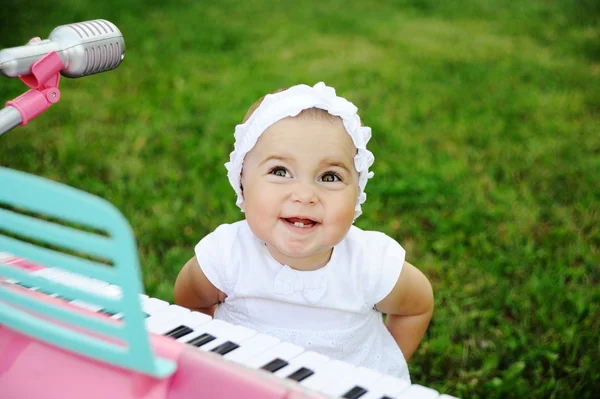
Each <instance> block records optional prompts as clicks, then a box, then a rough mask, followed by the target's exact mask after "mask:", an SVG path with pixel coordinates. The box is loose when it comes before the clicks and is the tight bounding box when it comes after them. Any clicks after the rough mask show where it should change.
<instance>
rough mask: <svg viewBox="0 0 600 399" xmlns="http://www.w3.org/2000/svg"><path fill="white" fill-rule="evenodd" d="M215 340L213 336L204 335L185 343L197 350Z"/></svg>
mask: <svg viewBox="0 0 600 399" xmlns="http://www.w3.org/2000/svg"><path fill="white" fill-rule="evenodd" d="M215 339H217V337H215V336H214V335H210V334H207V333H204V334H202V335H200V336H198V337H196V338H194V339H191V340H189V341H188V342H187V343H188V344H190V345H194V346H196V347H198V348H199V347H201V346H202V345H204V344H208V343H209V342H210V341H214V340H215Z"/></svg>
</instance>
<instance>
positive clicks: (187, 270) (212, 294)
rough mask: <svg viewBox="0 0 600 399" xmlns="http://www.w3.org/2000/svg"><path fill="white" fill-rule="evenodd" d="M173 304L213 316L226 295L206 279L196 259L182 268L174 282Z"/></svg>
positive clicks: (192, 259) (189, 261)
mask: <svg viewBox="0 0 600 399" xmlns="http://www.w3.org/2000/svg"><path fill="white" fill-rule="evenodd" d="M174 295H175V303H176V304H177V305H179V306H184V307H186V308H189V309H192V310H198V311H200V312H202V313H206V314H209V315H211V316H212V315H213V314H214V311H215V309H216V307H217V305H218V304H219V303H221V302H223V301H224V300H225V297H226V295H225V294H224V293H223V292H221V291H219V290H218V289H217V288H216V287H215V286H214V285H212V283H211V282H210V281H209V280H208V278H206V276H205V275H204V272H202V268H200V265H198V260H197V259H196V257H195V256H194V257H192V258H191V259H190V260H188V261H187V263H186V264H185V265H184V266H183V268H182V269H181V271H180V272H179V275H178V276H177V280H176V281H175V291H174Z"/></svg>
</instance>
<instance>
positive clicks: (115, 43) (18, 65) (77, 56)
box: [0, 19, 125, 78]
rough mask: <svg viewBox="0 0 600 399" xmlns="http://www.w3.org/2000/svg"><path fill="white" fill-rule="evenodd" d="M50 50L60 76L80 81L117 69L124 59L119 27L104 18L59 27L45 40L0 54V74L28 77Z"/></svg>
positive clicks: (122, 41) (6, 50)
mask: <svg viewBox="0 0 600 399" xmlns="http://www.w3.org/2000/svg"><path fill="white" fill-rule="evenodd" d="M51 51H56V53H57V54H58V55H59V56H60V59H61V61H62V63H63V69H62V70H61V71H60V73H61V74H62V75H63V76H66V77H69V78H79V77H81V76H87V75H92V74H94V73H99V72H105V71H110V70H111V69H115V68H116V67H118V66H119V64H120V63H121V61H123V58H124V57H125V40H123V35H122V34H121V31H119V28H117V27H116V26H115V25H114V24H112V23H111V22H108V21H106V20H103V19H96V20H92V21H86V22H78V23H74V24H68V25H61V26H59V27H57V28H55V29H54V30H53V31H52V32H50V36H49V37H48V39H46V40H41V41H38V42H29V43H27V44H26V45H24V46H18V47H12V48H8V49H4V50H2V51H0V73H1V74H2V75H5V76H8V77H17V76H21V75H29V74H31V67H32V65H33V64H34V63H35V62H37V61H38V60H39V59H40V58H42V57H43V56H45V55H46V54H48V53H49V52H51Z"/></svg>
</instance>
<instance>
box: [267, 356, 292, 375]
mask: <svg viewBox="0 0 600 399" xmlns="http://www.w3.org/2000/svg"><path fill="white" fill-rule="evenodd" d="M288 364H289V363H288V362H286V361H285V360H283V359H280V358H277V359H275V360H271V361H270V362H269V363H267V364H265V365H264V366H262V367H261V369H263V370H267V371H270V372H271V373H274V372H276V371H277V370H279V369H282V368H284V367H285V366H287V365H288Z"/></svg>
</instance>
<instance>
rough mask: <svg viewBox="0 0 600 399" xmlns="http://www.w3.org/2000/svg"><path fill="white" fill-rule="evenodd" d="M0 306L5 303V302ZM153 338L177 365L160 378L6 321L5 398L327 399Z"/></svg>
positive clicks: (0, 393) (1, 349)
mask: <svg viewBox="0 0 600 399" xmlns="http://www.w3.org/2000/svg"><path fill="white" fill-rule="evenodd" d="M18 266H19V267H21V268H23V269H27V270H29V271H35V270H38V269H40V268H41V267H40V266H37V265H35V264H33V263H30V262H28V261H26V260H22V261H21V262H20V263H19V265H18ZM0 284H3V287H2V289H15V290H17V289H18V290H23V291H26V292H27V294H28V295H32V296H38V297H39V298H42V297H43V298H44V299H43V300H46V301H54V304H55V305H59V306H66V307H69V309H70V310H71V311H76V312H88V313H92V312H90V311H88V310H86V309H83V308H79V307H75V306H72V305H70V304H69V303H67V302H65V301H62V300H60V299H56V298H52V297H49V296H47V295H45V294H42V293H39V292H36V291H29V290H26V289H24V288H22V287H20V286H17V285H10V286H9V285H8V284H6V283H3V282H2V281H1V280H0ZM0 306H3V305H2V302H1V301H0ZM4 306H5V305H4ZM92 314H93V315H94V317H107V316H106V315H103V314H100V313H92ZM115 322H117V321H115ZM151 343H152V348H153V350H154V351H155V353H156V354H158V355H160V356H163V357H166V358H168V359H170V360H173V361H174V362H176V364H177V370H176V371H175V373H173V374H172V375H171V376H170V377H167V378H164V379H157V378H153V377H149V376H147V375H143V374H140V373H137V372H134V371H130V370H127V369H124V368H120V367H116V366H113V365H110V364H107V363H104V362H99V361H96V360H93V359H91V358H88V357H86V356H83V355H79V354H76V353H74V352H71V351H68V350H64V349H62V348H59V347H56V346H54V345H51V344H48V343H45V342H43V341H40V340H37V339H34V338H31V337H29V336H27V335H25V334H22V333H20V332H17V331H15V330H12V329H10V328H9V327H7V326H4V325H0V398H2V399H29V398H35V399H38V398H39V399H55V398H56V399H82V398H85V399H107V398H108V399H117V398H118V399H184V398H211V399H212V398H219V399H228V398H232V399H233V398H236V399H237V398H248V399H320V398H323V396H322V395H319V394H317V393H312V392H307V391H306V390H303V389H302V388H300V387H299V386H297V385H294V384H291V383H290V384H288V383H286V382H285V381H282V380H280V379H278V378H276V377H272V376H271V375H269V374H267V373H266V372H262V371H257V370H250V369H248V368H246V367H244V366H240V365H238V364H235V363H233V362H230V361H227V360H224V359H222V358H221V357H220V356H218V355H215V354H212V353H207V352H203V351H199V350H197V349H196V348H193V347H190V346H188V345H185V344H182V343H181V342H177V341H175V340H172V339H170V338H168V337H164V336H159V335H155V334H152V335H151Z"/></svg>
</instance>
